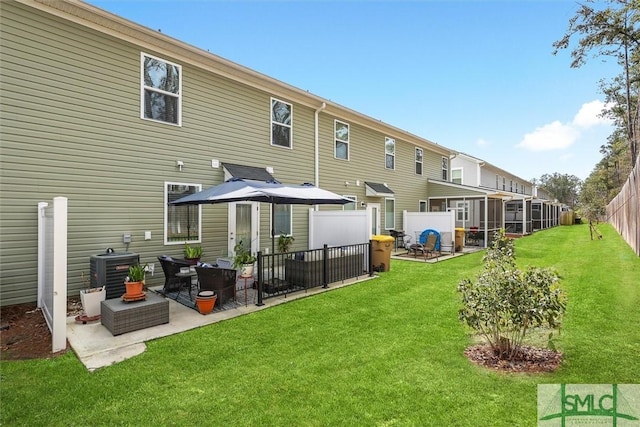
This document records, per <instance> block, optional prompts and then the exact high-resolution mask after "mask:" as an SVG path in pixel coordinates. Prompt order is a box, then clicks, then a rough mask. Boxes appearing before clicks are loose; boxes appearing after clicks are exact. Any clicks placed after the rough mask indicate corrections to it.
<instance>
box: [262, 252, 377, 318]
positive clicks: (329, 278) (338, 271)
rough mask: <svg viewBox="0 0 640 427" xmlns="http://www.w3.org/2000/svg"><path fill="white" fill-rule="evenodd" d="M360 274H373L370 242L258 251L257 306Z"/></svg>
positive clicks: (324, 286)
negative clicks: (288, 250) (292, 293)
mask: <svg viewBox="0 0 640 427" xmlns="http://www.w3.org/2000/svg"><path fill="white" fill-rule="evenodd" d="M363 275H370V276H371V275H373V266H372V246H371V243H370V242H368V243H360V244H356V245H347V246H335V247H329V246H327V245H324V247H323V248H322V249H312V250H308V251H295V252H286V253H280V254H264V253H262V252H258V271H257V283H255V284H254V287H255V288H256V291H257V293H258V295H257V297H258V298H257V300H258V301H257V303H258V305H262V301H263V299H265V298H272V297H275V296H279V295H286V294H288V293H291V292H296V291H301V290H307V289H309V288H314V287H320V286H321V287H323V288H326V287H328V285H329V284H330V283H335V282H342V281H344V280H347V279H351V278H354V277H358V276H363Z"/></svg>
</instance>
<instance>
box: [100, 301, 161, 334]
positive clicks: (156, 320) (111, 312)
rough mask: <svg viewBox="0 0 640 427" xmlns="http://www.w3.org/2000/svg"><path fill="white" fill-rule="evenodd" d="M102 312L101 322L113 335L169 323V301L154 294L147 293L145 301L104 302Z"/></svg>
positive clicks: (101, 305)
mask: <svg viewBox="0 0 640 427" xmlns="http://www.w3.org/2000/svg"><path fill="white" fill-rule="evenodd" d="M100 311H101V313H100V314H101V316H100V321H101V323H102V324H103V325H104V326H105V327H106V328H107V329H108V330H109V332H111V334H112V335H120V334H124V333H126V332H131V331H137V330H138V329H144V328H149V327H151V326H156V325H162V324H163V323H169V301H167V300H166V299H164V298H163V297H161V296H158V295H156V294H154V293H152V292H147V299H146V300H144V301H133V302H124V301H122V300H121V299H120V298H113V299H108V300H106V301H102V303H101V304H100Z"/></svg>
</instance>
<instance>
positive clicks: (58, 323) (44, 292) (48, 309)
mask: <svg viewBox="0 0 640 427" xmlns="http://www.w3.org/2000/svg"><path fill="white" fill-rule="evenodd" d="M37 305H38V307H40V308H41V310H42V315H43V316H44V318H45V320H46V321H47V325H48V326H49V330H50V331H51V347H52V350H51V351H52V352H56V351H60V350H64V349H65V348H67V329H66V328H67V198H66V197H55V198H54V199H53V206H52V207H49V204H48V203H46V202H40V203H38V301H37Z"/></svg>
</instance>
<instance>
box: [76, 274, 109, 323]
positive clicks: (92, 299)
mask: <svg viewBox="0 0 640 427" xmlns="http://www.w3.org/2000/svg"><path fill="white" fill-rule="evenodd" d="M80 280H82V283H84V285H85V287H86V288H85V289H81V290H80V301H81V302H82V309H83V310H84V314H85V316H87V317H88V318H89V319H92V318H96V319H97V318H98V317H100V303H101V302H102V301H104V300H105V298H106V297H107V288H106V287H105V286H99V287H97V288H93V287H91V280H90V279H89V277H87V276H85V275H84V271H83V272H82V274H80Z"/></svg>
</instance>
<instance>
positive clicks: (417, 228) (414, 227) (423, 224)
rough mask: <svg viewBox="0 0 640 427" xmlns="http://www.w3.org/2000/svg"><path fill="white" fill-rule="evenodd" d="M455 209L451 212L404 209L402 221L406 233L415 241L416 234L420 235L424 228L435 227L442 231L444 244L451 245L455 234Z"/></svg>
mask: <svg viewBox="0 0 640 427" xmlns="http://www.w3.org/2000/svg"><path fill="white" fill-rule="evenodd" d="M455 214H456V213H455V211H453V210H451V211H449V212H407V211H402V223H403V224H404V230H403V231H404V233H405V235H407V236H409V237H411V242H415V239H416V234H417V235H418V236H419V235H420V233H422V232H423V231H424V230H427V229H433V230H436V231H437V232H438V233H440V238H441V239H442V244H443V245H445V246H450V245H451V244H452V241H453V238H454V236H455V234H454V233H455V228H456V217H455Z"/></svg>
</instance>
